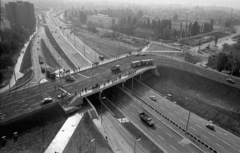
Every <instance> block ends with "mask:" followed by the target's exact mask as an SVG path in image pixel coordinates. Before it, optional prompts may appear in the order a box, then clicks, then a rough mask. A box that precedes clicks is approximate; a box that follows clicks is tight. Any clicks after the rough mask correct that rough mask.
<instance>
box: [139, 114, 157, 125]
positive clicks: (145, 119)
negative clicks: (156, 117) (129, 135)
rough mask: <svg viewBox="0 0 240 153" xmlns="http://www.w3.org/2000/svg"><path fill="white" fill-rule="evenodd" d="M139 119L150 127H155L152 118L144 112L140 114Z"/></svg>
mask: <svg viewBox="0 0 240 153" xmlns="http://www.w3.org/2000/svg"><path fill="white" fill-rule="evenodd" d="M139 117H140V119H141V121H143V122H144V123H146V124H147V125H148V126H153V125H154V122H153V120H152V118H150V117H148V115H147V114H146V113H144V112H142V113H139Z"/></svg>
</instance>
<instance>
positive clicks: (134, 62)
mask: <svg viewBox="0 0 240 153" xmlns="http://www.w3.org/2000/svg"><path fill="white" fill-rule="evenodd" d="M131 66H132V68H135V67H139V66H141V61H133V62H132V63H131Z"/></svg>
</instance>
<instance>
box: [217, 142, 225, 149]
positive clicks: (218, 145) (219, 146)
mask: <svg viewBox="0 0 240 153" xmlns="http://www.w3.org/2000/svg"><path fill="white" fill-rule="evenodd" d="M216 145H218V146H219V147H221V148H223V146H221V145H219V144H218V143H216ZM223 149H224V148H223Z"/></svg>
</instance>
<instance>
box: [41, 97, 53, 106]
mask: <svg viewBox="0 0 240 153" xmlns="http://www.w3.org/2000/svg"><path fill="white" fill-rule="evenodd" d="M52 101H53V98H51V97H46V98H44V99H43V100H42V101H41V103H42V105H44V104H47V103H50V102H52Z"/></svg>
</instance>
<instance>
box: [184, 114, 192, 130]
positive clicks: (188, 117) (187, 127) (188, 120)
mask: <svg viewBox="0 0 240 153" xmlns="http://www.w3.org/2000/svg"><path fill="white" fill-rule="evenodd" d="M190 115H191V112H190V111H189V113H188V120H187V126H186V130H185V134H186V133H187V129H188V124H189V119H190Z"/></svg>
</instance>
